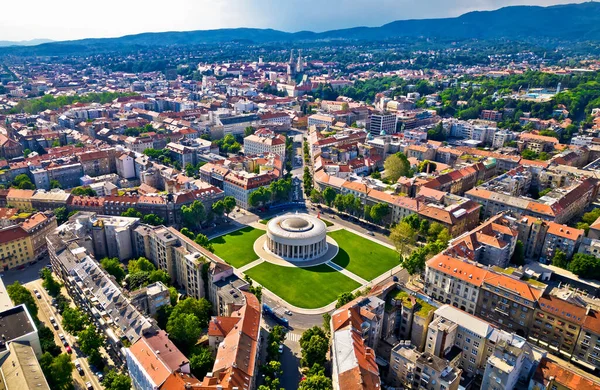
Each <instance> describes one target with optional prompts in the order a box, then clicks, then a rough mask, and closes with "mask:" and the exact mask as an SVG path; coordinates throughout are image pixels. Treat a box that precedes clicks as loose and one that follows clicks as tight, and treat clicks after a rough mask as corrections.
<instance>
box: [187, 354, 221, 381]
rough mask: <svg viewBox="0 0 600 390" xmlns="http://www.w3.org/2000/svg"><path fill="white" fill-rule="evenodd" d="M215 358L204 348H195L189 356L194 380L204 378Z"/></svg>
mask: <svg viewBox="0 0 600 390" xmlns="http://www.w3.org/2000/svg"><path fill="white" fill-rule="evenodd" d="M214 364H215V358H214V357H213V355H212V353H211V352H210V350H209V349H208V348H206V347H196V348H194V349H193V351H192V354H191V356H190V368H191V370H192V374H194V376H195V377H196V378H204V377H205V376H206V373H207V372H210V371H211V370H212V367H213V365H214Z"/></svg>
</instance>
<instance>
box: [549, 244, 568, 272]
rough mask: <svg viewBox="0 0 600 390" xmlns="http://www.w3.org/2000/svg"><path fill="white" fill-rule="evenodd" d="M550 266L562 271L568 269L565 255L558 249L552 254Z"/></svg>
mask: <svg viewBox="0 0 600 390" xmlns="http://www.w3.org/2000/svg"><path fill="white" fill-rule="evenodd" d="M552 265H553V266H555V267H560V268H564V269H568V267H569V260H568V259H567V254H566V253H565V252H563V251H561V250H560V249H557V250H556V252H554V256H553V257H552Z"/></svg>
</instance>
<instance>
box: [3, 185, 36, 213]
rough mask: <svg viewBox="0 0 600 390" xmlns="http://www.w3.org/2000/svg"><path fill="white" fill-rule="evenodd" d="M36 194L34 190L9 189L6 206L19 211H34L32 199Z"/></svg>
mask: <svg viewBox="0 0 600 390" xmlns="http://www.w3.org/2000/svg"><path fill="white" fill-rule="evenodd" d="M34 194H35V191H34V190H18V189H16V188H9V189H8V193H7V194H6V204H7V206H8V207H14V208H15V209H17V210H32V209H33V206H32V205H31V197H32V196H33V195H34Z"/></svg>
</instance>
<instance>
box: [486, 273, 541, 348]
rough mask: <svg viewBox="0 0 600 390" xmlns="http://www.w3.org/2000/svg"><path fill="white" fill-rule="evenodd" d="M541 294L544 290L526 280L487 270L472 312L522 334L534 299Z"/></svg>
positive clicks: (530, 321) (533, 308)
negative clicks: (474, 309) (475, 307)
mask: <svg viewBox="0 0 600 390" xmlns="http://www.w3.org/2000/svg"><path fill="white" fill-rule="evenodd" d="M544 287H545V285H544ZM543 293H544V289H541V288H537V287H534V286H532V285H531V284H529V283H527V282H524V281H521V280H518V279H516V278H514V277H511V276H509V275H504V274H496V273H492V272H490V273H488V274H487V275H486V277H485V279H484V280H483V283H482V285H481V287H480V292H479V298H478V301H477V309H476V311H475V314H476V315H477V316H478V317H480V318H484V319H486V320H487V321H490V322H491V323H493V324H494V325H495V326H497V327H499V328H501V329H505V330H507V331H508V332H515V333H516V334H517V335H519V336H521V337H526V336H527V335H528V334H529V331H530V328H531V324H532V322H533V315H534V310H535V308H536V302H537V301H538V300H539V298H540V297H541V296H542V294H543Z"/></svg>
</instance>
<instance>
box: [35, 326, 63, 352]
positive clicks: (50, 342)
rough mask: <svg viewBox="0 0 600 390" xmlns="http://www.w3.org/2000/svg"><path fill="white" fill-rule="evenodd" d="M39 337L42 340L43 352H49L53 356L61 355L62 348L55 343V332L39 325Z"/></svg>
mask: <svg viewBox="0 0 600 390" xmlns="http://www.w3.org/2000/svg"><path fill="white" fill-rule="evenodd" d="M38 337H39V338H40V346H41V347H42V351H43V352H48V353H50V354H51V355H52V356H58V355H60V352H61V350H60V347H59V346H58V345H56V343H55V342H54V332H52V330H51V329H50V328H48V327H47V326H44V325H42V324H39V325H38Z"/></svg>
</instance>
